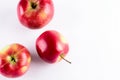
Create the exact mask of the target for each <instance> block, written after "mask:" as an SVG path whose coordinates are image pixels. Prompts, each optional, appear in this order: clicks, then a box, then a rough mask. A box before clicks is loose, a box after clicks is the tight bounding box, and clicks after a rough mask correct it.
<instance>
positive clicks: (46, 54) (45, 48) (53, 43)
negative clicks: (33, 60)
mask: <svg viewBox="0 0 120 80" xmlns="http://www.w3.org/2000/svg"><path fill="white" fill-rule="evenodd" d="M36 49H37V52H38V54H39V56H40V57H41V58H42V59H43V60H44V61H46V62H48V63H55V62H58V61H60V60H61V59H64V60H66V59H65V58H64V57H65V56H66V55H67V53H68V50H69V45H68V43H67V41H66V39H65V38H64V37H63V36H62V35H61V34H60V33H59V32H57V31H55V30H48V31H45V32H43V33H42V34H41V35H40V36H39V37H38V38H37V40H36ZM66 61H67V62H69V61H68V60H66ZM69 63H71V62H69Z"/></svg>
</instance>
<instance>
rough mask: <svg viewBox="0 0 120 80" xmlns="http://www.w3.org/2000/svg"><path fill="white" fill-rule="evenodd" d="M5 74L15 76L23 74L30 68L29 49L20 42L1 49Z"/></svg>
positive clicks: (0, 69) (2, 69)
mask: <svg viewBox="0 0 120 80" xmlns="http://www.w3.org/2000/svg"><path fill="white" fill-rule="evenodd" d="M0 56H1V67H0V71H1V74H2V75H3V76H6V77H9V78H14V77H19V76H22V75H23V74H24V73H25V72H26V71H27V70H28V68H29V65H30V61H31V56H30V53H29V51H28V50H27V49H26V48H25V47H24V46H22V45H20V44H17V43H16V44H11V45H8V46H6V47H5V48H3V49H2V50H1V51H0Z"/></svg>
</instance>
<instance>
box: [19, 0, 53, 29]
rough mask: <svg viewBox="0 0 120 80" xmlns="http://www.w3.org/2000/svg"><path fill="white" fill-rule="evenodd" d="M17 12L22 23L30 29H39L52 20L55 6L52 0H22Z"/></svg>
mask: <svg viewBox="0 0 120 80" xmlns="http://www.w3.org/2000/svg"><path fill="white" fill-rule="evenodd" d="M17 13H18V18H19V21H20V22H21V24H23V25H24V26H26V27H28V28H30V29H39V28H42V27H44V26H45V25H47V24H48V23H49V22H50V21H51V19H52V17H53V14H54V6H53V2H52V0H20V2H19V4H18V7H17Z"/></svg>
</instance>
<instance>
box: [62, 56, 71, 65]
mask: <svg viewBox="0 0 120 80" xmlns="http://www.w3.org/2000/svg"><path fill="white" fill-rule="evenodd" d="M60 57H61V58H62V59H63V60H65V61H66V62H68V63H69V64H71V62H70V61H68V60H67V59H65V58H64V57H63V56H62V55H60Z"/></svg>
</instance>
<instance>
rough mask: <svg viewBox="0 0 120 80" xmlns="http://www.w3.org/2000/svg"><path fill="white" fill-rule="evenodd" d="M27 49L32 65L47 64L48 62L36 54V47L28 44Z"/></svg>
mask: <svg viewBox="0 0 120 80" xmlns="http://www.w3.org/2000/svg"><path fill="white" fill-rule="evenodd" d="M29 49H30V50H29V51H30V53H31V63H32V64H34V65H39V66H47V65H48V63H46V62H44V61H43V60H42V59H41V58H40V56H39V55H38V53H37V51H36V48H35V47H33V46H32V45H31V47H30V46H29Z"/></svg>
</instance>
